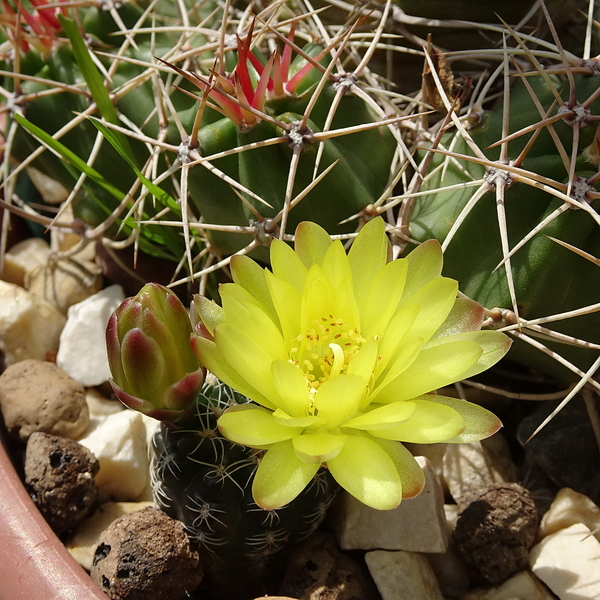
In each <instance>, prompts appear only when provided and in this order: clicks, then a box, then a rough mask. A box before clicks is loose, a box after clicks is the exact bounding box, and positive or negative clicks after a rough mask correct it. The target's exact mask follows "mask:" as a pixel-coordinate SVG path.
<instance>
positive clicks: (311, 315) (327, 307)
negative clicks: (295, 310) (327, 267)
mask: <svg viewBox="0 0 600 600" xmlns="http://www.w3.org/2000/svg"><path fill="white" fill-rule="evenodd" d="M334 305H335V293H334V291H333V288H332V287H331V285H330V283H329V281H328V280H327V278H326V277H325V274H324V273H323V270H322V269H321V267H319V266H318V265H313V266H312V267H311V268H310V269H309V271H308V275H307V277H306V285H305V287H304V295H303V296H302V304H301V308H300V332H301V333H305V332H306V331H309V330H310V329H313V328H314V326H315V321H320V319H321V318H323V317H327V316H328V315H329V314H331V312H332V308H333V307H334ZM333 316H334V317H335V318H337V315H333Z"/></svg>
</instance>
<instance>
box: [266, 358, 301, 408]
mask: <svg viewBox="0 0 600 600" xmlns="http://www.w3.org/2000/svg"><path fill="white" fill-rule="evenodd" d="M271 375H272V377H273V383H274V384H275V389H276V390H277V393H278V394H279V397H280V398H281V406H280V407H281V408H282V409H283V410H284V411H285V412H286V413H288V414H289V415H291V416H292V417H304V416H306V415H307V414H308V408H309V406H310V403H311V397H310V393H309V390H308V384H307V382H306V378H305V377H304V373H303V372H302V371H301V369H300V368H299V367H297V366H296V365H293V364H292V363H291V362H289V361H287V360H276V361H275V362H273V364H272V365H271Z"/></svg>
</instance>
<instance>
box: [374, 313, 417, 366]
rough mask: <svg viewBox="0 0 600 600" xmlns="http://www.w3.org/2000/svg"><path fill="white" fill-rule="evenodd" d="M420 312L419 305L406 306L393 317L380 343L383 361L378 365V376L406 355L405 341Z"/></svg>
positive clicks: (380, 360)
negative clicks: (390, 364)
mask: <svg viewBox="0 0 600 600" xmlns="http://www.w3.org/2000/svg"><path fill="white" fill-rule="evenodd" d="M419 310H420V306H417V305H411V306H406V307H403V308H400V309H398V310H397V311H396V313H395V314H394V316H393V317H392V320H391V321H390V322H389V324H388V326H387V328H386V330H385V333H384V334H383V336H382V337H381V339H380V341H379V354H380V356H381V359H379V361H378V364H377V370H376V373H377V376H379V375H380V374H381V373H382V372H383V371H384V370H386V369H387V368H389V367H388V363H390V362H395V361H396V360H397V359H398V357H399V356H400V355H405V350H404V349H405V348H406V346H407V345H406V344H404V343H403V339H404V336H405V335H406V333H407V331H409V329H410V328H411V327H412V324H413V323H414V322H415V319H416V318H417V315H418V314H419Z"/></svg>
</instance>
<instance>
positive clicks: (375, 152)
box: [6, 3, 397, 274]
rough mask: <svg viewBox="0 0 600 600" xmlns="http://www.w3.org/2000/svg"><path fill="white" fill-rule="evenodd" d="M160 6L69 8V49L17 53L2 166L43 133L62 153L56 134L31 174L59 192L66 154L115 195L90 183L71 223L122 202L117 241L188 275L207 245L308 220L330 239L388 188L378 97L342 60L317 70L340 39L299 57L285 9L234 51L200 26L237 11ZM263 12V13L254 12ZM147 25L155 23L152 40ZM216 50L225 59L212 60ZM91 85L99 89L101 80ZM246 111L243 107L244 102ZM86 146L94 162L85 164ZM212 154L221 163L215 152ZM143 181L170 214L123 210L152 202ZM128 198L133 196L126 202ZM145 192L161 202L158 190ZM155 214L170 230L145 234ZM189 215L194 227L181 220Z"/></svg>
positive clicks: (390, 149)
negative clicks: (13, 105) (176, 10)
mask: <svg viewBox="0 0 600 600" xmlns="http://www.w3.org/2000/svg"><path fill="white" fill-rule="evenodd" d="M166 4H168V3H166ZM161 7H162V4H161V5H160V6H158V7H157V8H156V11H155V13H151V14H146V13H144V11H143V10H142V9H141V8H140V7H138V6H137V5H134V4H130V3H126V4H124V5H123V6H121V7H119V8H118V9H116V10H117V16H118V19H117V18H116V17H115V16H114V15H113V16H112V17H110V16H109V15H107V13H106V12H105V11H103V10H101V9H99V8H98V7H91V8H81V9H75V8H70V9H69V10H68V11H65V12H67V13H68V15H69V16H70V17H77V18H78V20H77V23H80V24H81V25H82V29H81V30H80V28H79V27H77V26H76V25H75V21H71V20H69V19H67V18H65V17H62V16H61V18H62V21H61V22H60V23H61V25H62V26H63V28H64V32H65V34H66V35H68V37H69V40H70V42H71V43H70V44H68V45H65V44H63V43H59V42H57V41H55V42H54V44H53V46H52V47H51V48H50V50H49V51H48V52H46V53H45V54H44V55H43V56H42V55H40V54H39V53H37V51H36V50H30V51H29V52H28V54H27V55H25V56H24V57H22V60H21V67H20V70H21V74H22V76H23V78H24V81H22V82H20V81H19V79H18V75H17V76H16V81H17V82H19V85H18V87H17V88H15V89H14V99H15V101H16V102H17V103H18V104H19V105H20V107H21V109H20V111H19V112H21V114H22V116H24V117H25V119H26V121H25V120H23V119H20V120H19V124H20V125H21V126H22V127H21V126H19V127H16V129H15V130H14V133H15V135H14V136H12V138H11V145H10V148H9V150H10V152H11V154H12V156H13V157H15V158H17V159H18V160H24V159H26V158H27V157H28V156H29V155H31V153H32V152H33V151H35V150H36V149H37V148H38V147H39V141H38V140H39V138H40V136H41V133H40V131H39V130H42V131H43V132H45V133H47V134H51V135H54V136H55V137H57V138H59V142H60V144H63V145H64V148H66V150H65V149H63V148H58V147H57V145H56V143H55V142H53V141H51V140H50V141H49V140H48V139H46V140H45V143H46V145H47V146H50V147H51V148H53V149H54V150H55V153H56V152H58V154H61V156H60V157H57V156H56V155H55V154H52V153H51V152H49V151H45V152H43V153H42V154H41V155H40V156H39V157H38V158H37V159H36V161H35V162H34V166H36V167H37V168H39V169H40V170H42V171H43V172H45V173H46V174H48V175H50V176H52V177H54V178H57V179H59V180H60V181H61V182H62V183H63V184H64V185H65V186H66V187H67V188H69V189H70V188H72V187H73V185H74V184H75V181H76V180H77V178H78V177H79V175H80V171H78V168H77V167H78V165H77V164H75V165H74V164H73V161H70V162H71V164H70V165H65V162H69V160H68V159H69V156H68V155H67V153H68V151H71V152H72V153H74V155H76V156H77V157H79V158H81V159H83V161H87V162H88V165H90V166H91V167H93V169H94V170H95V171H96V172H97V174H98V175H94V176H95V177H96V179H97V178H98V177H100V178H103V179H104V182H105V183H107V184H110V186H112V187H110V186H109V187H110V189H107V185H104V184H103V183H102V182H100V185H99V184H98V182H97V181H96V182H95V181H90V176H88V179H87V182H86V183H85V184H84V186H83V188H82V190H81V192H80V194H79V195H78V196H76V197H75V198H74V207H75V213H76V216H79V217H81V218H82V219H83V220H84V221H86V222H87V223H88V224H89V225H90V226H97V225H99V224H101V223H102V222H104V221H106V219H107V218H108V217H109V215H111V213H112V212H113V211H115V210H117V207H119V205H121V208H120V209H119V210H120V211H121V212H120V213H119V218H118V219H117V221H116V224H115V225H114V226H113V227H112V229H110V230H109V231H108V232H106V233H109V234H111V235H116V234H117V233H119V232H120V234H121V237H127V236H128V235H130V234H131V232H132V231H133V230H134V229H135V228H136V227H137V229H138V233H141V234H142V235H141V236H139V237H140V239H141V240H142V241H143V242H145V245H143V246H142V249H144V250H147V251H150V252H153V253H155V254H161V255H164V254H166V255H167V256H169V257H171V258H172V259H173V260H176V261H181V259H182V257H183V255H184V251H185V250H184V247H186V248H187V253H188V261H187V262H185V265H186V266H187V267H189V269H188V270H193V267H192V260H193V257H194V256H198V255H204V254H206V251H205V250H204V248H205V245H204V243H203V242H204V241H208V243H209V252H210V254H211V255H217V256H219V257H222V256H228V255H230V254H232V253H234V252H237V251H239V250H240V249H241V248H243V247H244V246H247V245H248V244H249V243H250V244H252V242H253V241H254V243H253V246H258V245H260V244H261V243H267V244H268V241H269V239H270V236H271V235H284V234H285V231H291V230H293V227H295V225H296V224H297V223H298V222H299V221H301V220H306V219H311V220H313V221H316V222H319V223H321V224H322V225H323V226H325V227H326V228H327V230H328V231H330V232H331V233H348V232H352V231H353V230H354V229H355V228H356V224H355V222H354V221H350V222H349V223H346V224H344V225H342V224H341V223H342V222H343V221H345V220H347V219H350V218H351V217H353V216H355V215H357V214H358V213H360V212H361V211H362V210H363V209H365V207H367V206H368V205H369V204H371V203H373V202H375V201H376V200H378V199H379V198H380V197H381V196H382V195H383V194H384V193H385V191H386V189H387V187H388V183H389V182H390V181H391V180H392V179H393V170H392V161H393V158H394V156H395V154H396V152H397V145H396V141H395V139H394V136H393V135H392V133H391V129H390V128H389V127H388V126H389V125H390V123H391V121H390V122H388V121H386V120H385V113H384V111H383V110H382V109H381V108H380V107H378V105H377V103H376V101H375V100H374V99H373V94H372V93H366V92H364V91H362V90H361V89H359V86H358V80H357V78H356V76H355V74H351V75H348V76H345V75H340V74H338V70H339V69H338V68H337V66H336V69H329V70H327V71H326V67H327V65H328V64H330V63H331V61H332V57H333V56H334V54H335V55H336V56H339V52H338V49H342V50H343V48H344V46H345V44H346V43H347V39H345V37H344V36H341V37H339V38H338V39H337V41H334V42H333V43H331V44H330V47H328V48H325V47H324V45H317V44H314V43H309V44H308V45H306V48H305V49H304V50H301V49H300V47H301V46H305V44H304V42H302V41H301V40H302V39H306V38H307V37H312V36H313V32H312V31H311V30H310V29H309V25H307V24H306V23H307V22H306V21H305V20H304V19H302V18H300V19H297V18H293V19H287V20H286V17H288V16H291V15H292V13H291V12H290V11H289V9H287V7H285V6H282V7H281V8H280V9H279V12H281V13H282V14H281V17H280V18H279V20H280V21H282V23H283V25H281V26H279V25H277V23H276V22H275V24H274V25H271V24H269V26H265V25H261V26H260V27H259V25H255V26H253V25H249V26H247V27H245V28H244V27H243V26H240V27H241V29H240V31H243V33H242V34H241V37H238V43H237V47H229V46H227V47H226V45H225V44H224V42H225V39H224V38H221V36H220V35H219V33H218V32H217V31H213V32H211V31H210V30H208V29H206V27H207V26H212V27H214V28H215V30H216V29H217V27H218V26H219V25H221V24H222V27H223V29H224V30H226V29H227V28H228V27H230V25H229V24H230V22H231V21H232V20H233V17H232V15H235V14H237V13H236V12H235V10H234V9H231V12H230V13H229V14H227V15H223V14H222V9H220V8H219V7H218V6H217V5H216V4H215V5H214V6H213V4H211V3H202V9H201V11H200V12H199V13H197V11H195V12H192V13H191V15H193V18H194V19H195V23H192V16H188V15H186V16H185V18H184V17H183V16H181V15H180V16H177V15H176V14H174V15H171V16H169V17H165V16H164V14H163V11H162V8H161ZM213 9H214V12H213V13H211V11H212V10H213ZM113 12H114V11H113ZM170 12H173V9H172V7H171V9H170ZM271 13H273V10H271V9H267V10H266V12H265V15H266V16H268V15H271ZM266 16H265V18H266ZM272 16H273V15H271V17H272ZM259 18H260V15H259ZM155 21H156V25H160V26H161V27H160V28H158V29H157V30H155V29H154V28H153V24H154V22H155ZM186 21H187V22H189V23H190V25H194V24H200V23H202V25H203V27H202V28H201V29H199V33H195V32H190V31H189V30H187V31H184V33H182V32H181V29H182V28H181V27H180V26H179V24H180V23H185V22H186ZM260 22H261V21H256V23H260ZM117 23H119V25H118V26H117ZM234 24H235V23H234ZM123 28H125V29H124V30H123V31H121V29H123ZM278 28H281V29H282V33H280V32H279V31H278ZM184 29H185V28H184ZM232 31H233V29H232ZM294 32H296V33H295V35H294ZM82 36H83V37H82ZM84 41H87V42H88V46H89V49H90V50H91V52H89V51H88V49H87V48H86V47H85V45H84V44H83V42H84ZM267 42H268V45H270V47H271V48H272V47H273V45H276V46H277V49H276V50H275V52H274V53H273V52H272V53H271V56H270V58H268V57H267V55H266V53H265V51H264V50H263V48H266V47H267ZM296 44H299V46H300V47H299V46H297V45H296ZM215 50H216V52H215ZM154 56H156V57H159V58H160V62H159V61H158V60H156V59H154V58H153V57H154ZM213 56H219V57H220V58H223V57H224V58H223V60H218V61H217V62H214V59H213ZM313 57H314V58H313ZM311 61H312V63H313V64H311ZM7 66H11V65H7ZM102 76H104V79H105V81H106V84H105V85H106V87H107V91H106V90H104V88H103V84H102V83H100V84H98V81H99V80H100V81H101V80H102ZM187 79H189V80H190V81H191V82H192V83H190V81H187ZM321 80H323V81H321ZM11 81H12V78H9V81H7V83H6V89H7V90H11V86H12V83H11ZM132 82H136V84H135V85H133V84H132ZM193 83H197V84H198V87H199V88H200V91H199V90H198V89H197V88H196V87H194V85H192V84H193ZM53 85H55V89H54V90H53V89H52V86H53ZM12 87H14V86H12ZM193 90H195V93H196V98H198V101H195V99H194V94H193ZM40 92H41V94H40ZM107 92H108V93H107ZM11 93H12V91H11ZM40 95H41V97H38V96H40ZM203 95H206V98H209V102H208V104H206V103H205V101H206V98H204V99H201V97H202V96H203ZM190 96H192V97H190ZM92 102H95V104H96V106H94V105H93V104H92ZM246 102H250V103H251V104H252V109H253V110H254V113H252V112H250V111H249V110H246V109H245V108H244V105H245V103H246ZM309 106H310V108H309ZM215 109H216V110H215ZM86 111H87V113H86ZM219 112H220V113H222V115H223V117H222V118H220V117H221V116H222V115H219ZM77 113H79V114H82V113H83V114H89V115H90V116H96V117H97V116H101V117H102V118H103V120H104V123H105V124H106V125H108V126H109V127H113V129H114V128H115V127H119V128H120V129H119V130H116V131H115V139H113V140H112V141H113V142H115V144H116V143H117V142H118V144H119V146H120V147H119V148H118V149H117V150H118V151H116V150H115V149H114V148H113V147H112V146H111V144H109V143H108V142H107V141H106V140H102V139H101V136H100V134H99V133H98V131H97V129H96V127H94V125H93V124H92V122H90V121H89V120H88V119H87V118H85V117H80V116H74V115H77ZM380 122H381V123H383V124H382V125H380ZM31 124H33V125H34V126H36V127H37V128H39V129H38V130H36V129H35V128H34V127H33V126H32V125H31ZM25 128H26V129H28V130H29V132H33V133H36V137H37V138H38V139H34V138H33V137H31V136H30V135H29V133H26V132H25ZM358 129H362V130H360V131H359V130H358ZM63 130H67V131H66V132H65V131H63ZM324 130H325V131H324ZM57 132H59V133H57ZM272 140H277V142H276V143H274V142H273V141H272ZM97 145H100V147H99V150H98V148H97V147H96V146H97ZM250 146H252V147H250ZM95 147H96V150H98V152H97V156H95V157H93V158H89V157H92V156H93V150H94V148H95ZM119 153H121V155H126V156H127V158H128V162H129V163H130V164H128V162H126V161H125V160H123V158H122V157H121V156H119ZM221 153H226V154H227V156H226V157H223V158H218V156H219V155H220V154H221ZM213 156H214V157H215V158H214V159H213V158H211V157H213ZM65 158H66V159H67V161H65ZM132 165H134V166H135V169H133V168H132ZM79 166H80V165H79ZM74 167H75V168H74ZM140 172H142V173H144V175H145V176H146V177H147V178H148V179H149V180H152V181H156V182H158V184H159V185H160V187H161V188H162V190H163V192H164V193H165V195H166V196H168V195H170V196H171V197H172V198H173V199H175V198H176V199H177V202H178V203H179V206H177V204H176V201H175V200H173V201H169V202H167V201H165V200H164V198H163V201H162V202H159V203H155V202H153V201H150V200H149V199H147V200H146V201H145V202H144V204H143V208H142V207H141V205H138V204H135V207H137V208H132V206H133V202H139V201H140V200H141V199H142V198H143V196H144V195H146V194H147V193H148V190H147V189H145V187H146V188H147V187H148V186H147V185H146V186H145V187H144V186H140V185H139V182H137V177H136V176H137V175H139V173H140ZM92 179H93V177H92ZM136 182H137V183H136ZM115 189H116V190H117V192H118V193H115ZM130 191H131V193H132V195H133V198H132V202H131V203H129V205H127V206H126V207H123V206H122V204H123V202H122V201H123V199H124V198H125V197H126V194H127V193H129V192H130ZM185 192H187V194H186V193H185ZM150 193H151V194H154V195H157V191H156V189H150ZM181 194H183V196H181V197H178V196H180V195H181ZM240 194H241V195H242V196H243V199H240ZM159 197H161V195H160V194H159ZM295 199H296V200H295ZM284 207H285V211H284ZM190 209H191V211H190ZM130 210H133V211H134V212H133V213H130V212H129V211H130ZM136 210H137V211H138V212H137V213H136V212H135V211H136ZM284 213H285V214H284ZM128 215H129V218H127V216H128ZM131 215H135V216H137V219H134V218H133V217H132V216H131ZM157 215H158V216H157ZM136 220H137V222H140V221H141V222H142V224H141V225H136ZM156 220H158V221H162V222H169V223H170V225H169V226H165V227H164V228H163V230H162V231H163V232H164V231H166V230H170V233H164V235H161V230H160V229H159V228H158V226H157V225H156V224H153V225H149V224H148V223H149V222H150V221H153V222H155V221H156ZM198 221H201V222H202V226H197V227H194V226H192V227H189V226H188V222H192V223H194V222H198ZM256 222H258V223H259V224H258V225H255V223H256ZM184 223H185V225H184ZM159 224H160V223H159ZM282 226H283V228H282ZM182 229H183V234H184V235H183V236H182V235H181V231H182ZM240 232H241V234H242V235H240ZM244 233H245V234H246V235H244ZM255 240H257V241H255ZM161 245H162V246H163V248H162V250H160V246H161ZM165 246H166V250H165V248H164V247H165ZM203 252H204V254H203ZM257 255H258V256H261V254H260V253H258V254H257ZM262 256H263V258H266V256H267V255H266V254H265V253H263V254H262ZM181 264H182V265H183V264H184V261H182V263H181ZM188 274H189V273H188Z"/></svg>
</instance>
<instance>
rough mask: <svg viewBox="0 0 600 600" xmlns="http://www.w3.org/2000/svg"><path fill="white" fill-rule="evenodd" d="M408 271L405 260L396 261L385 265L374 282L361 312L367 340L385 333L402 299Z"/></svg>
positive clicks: (363, 334)
mask: <svg viewBox="0 0 600 600" xmlns="http://www.w3.org/2000/svg"><path fill="white" fill-rule="evenodd" d="M407 271H408V262H407V261H406V260H405V259H399V260H394V261H392V262H390V263H388V264H387V265H385V267H384V268H383V269H382V270H381V271H380V273H379V274H378V276H377V277H376V278H375V280H374V281H373V282H372V284H371V287H370V290H369V293H368V295H367V298H366V300H365V303H364V306H363V307H362V309H361V311H360V322H361V335H362V336H363V337H364V338H365V339H370V338H372V337H373V336H375V335H378V336H382V335H383V334H384V333H385V331H386V328H387V326H388V325H389V323H390V320H391V319H392V317H393V316H394V315H395V313H396V311H397V308H398V303H399V302H400V298H401V297H402V291H403V290H404V282H405V280H406V273H407Z"/></svg>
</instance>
